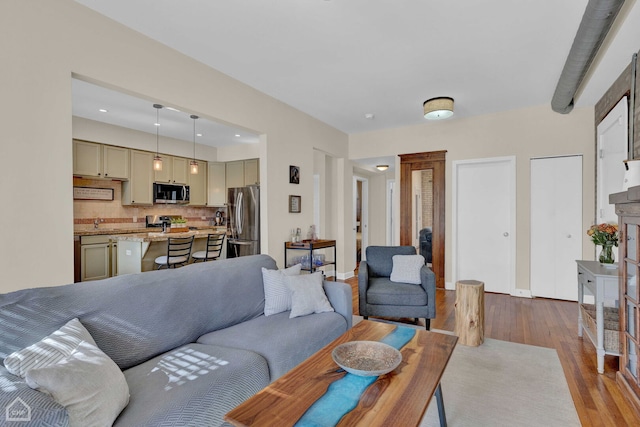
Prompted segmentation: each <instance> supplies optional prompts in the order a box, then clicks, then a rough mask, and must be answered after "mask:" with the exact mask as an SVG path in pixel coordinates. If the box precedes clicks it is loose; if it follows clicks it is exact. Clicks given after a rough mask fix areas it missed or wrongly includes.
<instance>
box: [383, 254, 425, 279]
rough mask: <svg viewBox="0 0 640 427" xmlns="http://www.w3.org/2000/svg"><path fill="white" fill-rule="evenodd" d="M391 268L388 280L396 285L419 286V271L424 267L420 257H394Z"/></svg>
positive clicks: (422, 258) (422, 259)
mask: <svg viewBox="0 0 640 427" xmlns="http://www.w3.org/2000/svg"><path fill="white" fill-rule="evenodd" d="M392 259H393V268H392V270H391V277H390V278H389V280H391V281H392V282H397V283H411V284H414V285H420V284H421V283H422V281H421V280H420V270H421V269H422V267H423V266H424V264H425V262H424V257H423V256H422V255H394V256H393V258H392Z"/></svg>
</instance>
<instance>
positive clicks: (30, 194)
mask: <svg viewBox="0 0 640 427" xmlns="http://www.w3.org/2000/svg"><path fill="white" fill-rule="evenodd" d="M0 63H2V67H0V84H1V85H2V88H1V90H0V93H2V102H0V117H2V118H3V120H4V122H3V141H2V142H1V143H0V179H1V180H2V181H3V182H17V183H18V184H19V185H14V186H11V187H10V189H9V191H10V192H11V193H9V194H5V197H6V200H10V202H7V204H6V205H4V206H3V209H2V218H0V232H1V234H2V236H3V239H2V243H0V277H1V280H0V293H2V292H9V291H12V290H16V289H21V288H27V287H35V286H50V285H58V284H64V283H70V282H72V281H73V197H72V180H71V176H72V144H71V139H72V120H71V78H72V75H75V76H77V77H79V78H82V79H84V80H87V81H90V82H93V83H98V84H103V85H106V86H108V87H111V88H113V89H117V90H119V91H122V92H125V93H129V94H131V95H134V96H138V97H142V98H144V99H149V100H153V101H154V102H158V103H161V104H170V105H174V106H176V107H177V108H180V109H183V110H187V111H193V112H196V113H200V114H201V115H202V116H204V117H211V118H216V119H219V120H221V121H223V122H227V123H230V124H233V125H235V126H239V127H242V128H245V129H248V130H251V131H252V132H254V133H257V134H259V135H261V137H260V141H261V142H260V147H259V154H260V156H259V157H260V166H261V168H260V174H261V177H260V181H261V186H262V188H263V191H262V198H263V205H262V208H263V209H262V210H263V230H264V231H263V238H264V240H263V251H264V252H267V253H269V254H270V255H272V256H273V257H274V258H275V259H276V261H277V262H278V264H279V265H280V266H281V265H282V260H283V258H284V254H283V245H282V242H283V241H284V240H285V239H287V238H288V237H289V236H288V230H289V229H290V228H291V225H292V222H294V221H295V222H299V223H301V224H311V223H312V221H313V212H312V209H311V203H312V197H311V194H313V178H312V174H313V147H315V148H318V149H321V150H323V151H324V152H327V153H330V154H331V155H332V156H335V158H337V159H341V158H346V155H347V143H348V138H347V135H345V134H344V133H342V132H339V131H337V130H336V129H334V128H332V127H330V126H327V125H326V124H324V123H321V122H319V121H318V120H315V119H313V118H311V117H310V116H308V115H306V114H303V113H301V112H299V111H297V110H295V109H293V108H291V107H289V106H288V105H286V104H284V103H282V102H280V101H278V100H276V99H273V98H271V97H269V96H267V95H264V94H262V93H260V92H258V91H256V90H255V89H253V88H251V87H249V86H246V85H244V84H242V83H240V82H238V81H236V80H233V79H231V78H230V77H228V76H226V75H224V74H222V73H220V72H218V71H216V70H213V69H211V68H209V67H207V66H205V65H203V64H200V63H198V62H196V61H194V60H193V59H191V58H188V57H186V56H184V55H182V54H180V53H178V52H176V51H174V50H172V49H170V48H168V47H166V46H163V45H161V44H159V43H157V42H154V41H152V40H150V39H148V38H146V37H145V36H142V35H141V34H139V33H136V32H134V31H132V30H130V29H128V28H126V27H124V26H122V25H120V24H117V23H115V22H113V21H111V20H109V19H107V18H105V17H103V16H101V15H99V14H97V13H95V12H93V11H92V10H90V9H87V8H85V7H83V6H81V5H79V4H78V3H76V2H74V1H73V0H58V1H55V2H53V1H50V0H29V1H24V0H3V1H2V2H0ZM22 160H24V162H21V161H22ZM290 164H296V165H299V166H300V167H301V180H300V185H298V186H296V190H297V191H296V193H299V194H308V195H309V196H308V197H303V199H302V213H301V214H289V213H288V209H287V203H288V195H289V194H293V193H292V190H293V189H292V188H291V185H292V184H289V180H288V174H289V165H290ZM26 165H28V166H26ZM43 176H44V177H46V178H47V179H46V180H43V179H42V177H43ZM339 185H340V184H338V186H339ZM347 196H350V194H348V195H347ZM293 215H296V216H295V217H293ZM34 227H37V228H35V229H34ZM336 238H338V239H340V236H339V235H338V236H336ZM36 240H37V246H38V251H37V252H38V254H39V255H38V257H36V258H34V257H32V256H27V254H30V253H33V250H34V245H36V243H35V241H36ZM34 264H37V268H34Z"/></svg>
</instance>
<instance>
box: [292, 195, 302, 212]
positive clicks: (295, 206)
mask: <svg viewBox="0 0 640 427" xmlns="http://www.w3.org/2000/svg"><path fill="white" fill-rule="evenodd" d="M300 199H301V197H300V196H289V212H291V213H300V208H301V206H302V203H301V200H300Z"/></svg>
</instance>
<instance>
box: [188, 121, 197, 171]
mask: <svg viewBox="0 0 640 427" xmlns="http://www.w3.org/2000/svg"><path fill="white" fill-rule="evenodd" d="M191 118H192V119H193V159H192V160H191V162H189V168H190V169H191V175H197V174H198V162H197V161H196V120H197V119H198V116H196V115H195V114H192V115H191Z"/></svg>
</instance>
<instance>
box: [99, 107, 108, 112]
mask: <svg viewBox="0 0 640 427" xmlns="http://www.w3.org/2000/svg"><path fill="white" fill-rule="evenodd" d="M98 111H100V112H101V113H108V112H109V110H107V109H104V108H101V109H99V110H98Z"/></svg>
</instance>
